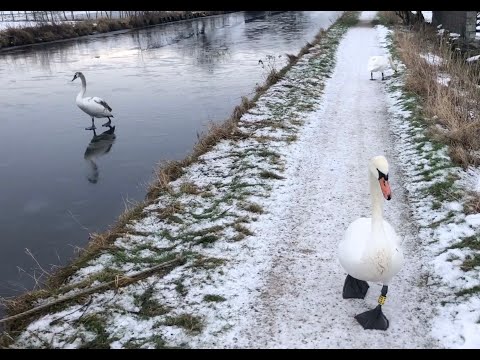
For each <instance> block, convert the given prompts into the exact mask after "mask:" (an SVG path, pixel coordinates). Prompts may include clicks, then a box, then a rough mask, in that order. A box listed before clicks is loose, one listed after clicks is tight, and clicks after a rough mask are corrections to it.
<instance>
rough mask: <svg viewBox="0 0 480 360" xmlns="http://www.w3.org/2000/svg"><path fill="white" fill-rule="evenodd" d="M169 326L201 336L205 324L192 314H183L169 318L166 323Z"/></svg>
mask: <svg viewBox="0 0 480 360" xmlns="http://www.w3.org/2000/svg"><path fill="white" fill-rule="evenodd" d="M164 324H165V325H167V326H178V327H181V328H184V329H185V330H186V331H187V332H189V333H192V334H199V333H200V332H201V331H202V329H203V322H202V319H201V318H200V317H199V316H194V315H191V314H181V315H177V316H168V317H167V318H166V319H165V322H164Z"/></svg>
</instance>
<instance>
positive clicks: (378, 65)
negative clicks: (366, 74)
mask: <svg viewBox="0 0 480 360" xmlns="http://www.w3.org/2000/svg"><path fill="white" fill-rule="evenodd" d="M389 67H391V68H392V69H393V70H394V71H395V72H397V66H396V65H395V64H394V63H393V61H392V57H391V56H389V57H386V56H370V58H369V59H368V71H370V80H373V73H374V72H381V73H382V80H385V77H384V76H383V72H384V71H385V70H387V69H388V68H389Z"/></svg>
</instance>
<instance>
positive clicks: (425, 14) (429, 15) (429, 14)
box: [422, 10, 432, 23]
mask: <svg viewBox="0 0 480 360" xmlns="http://www.w3.org/2000/svg"><path fill="white" fill-rule="evenodd" d="M422 14H423V17H424V18H425V22H427V23H431V22H432V11H423V10H422Z"/></svg>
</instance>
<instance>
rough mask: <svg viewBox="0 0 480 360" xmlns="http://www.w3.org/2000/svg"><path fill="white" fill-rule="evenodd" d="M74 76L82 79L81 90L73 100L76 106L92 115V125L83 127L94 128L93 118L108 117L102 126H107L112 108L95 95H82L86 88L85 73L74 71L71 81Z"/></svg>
mask: <svg viewBox="0 0 480 360" xmlns="http://www.w3.org/2000/svg"><path fill="white" fill-rule="evenodd" d="M76 78H80V80H82V90H80V92H79V93H78V95H77V98H76V100H75V101H76V103H77V106H78V107H79V108H80V109H82V110H83V111H84V112H86V113H87V114H88V115H90V116H91V117H92V126H91V127H89V128H85V130H94V129H96V127H95V122H94V118H105V117H106V118H108V122H106V123H105V124H103V125H102V126H109V125H110V123H111V120H110V118H111V117H113V115H112V108H111V107H110V106H109V105H108V104H107V102H106V101H105V100H103V99H102V98H99V97H96V96H93V97H84V95H85V91H86V90H87V82H86V80H85V75H83V73H81V72H76V73H75V75H74V76H73V79H72V81H73V80H75V79H76Z"/></svg>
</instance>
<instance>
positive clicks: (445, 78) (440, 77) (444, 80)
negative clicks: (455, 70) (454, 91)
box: [437, 73, 451, 86]
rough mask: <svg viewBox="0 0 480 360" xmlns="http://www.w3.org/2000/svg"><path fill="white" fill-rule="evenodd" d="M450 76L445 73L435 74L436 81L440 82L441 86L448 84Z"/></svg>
mask: <svg viewBox="0 0 480 360" xmlns="http://www.w3.org/2000/svg"><path fill="white" fill-rule="evenodd" d="M450 80H451V78H450V76H449V75H447V74H442V73H441V74H438V76H437V82H438V83H439V84H442V85H443V86H448V83H449V82H450Z"/></svg>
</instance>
